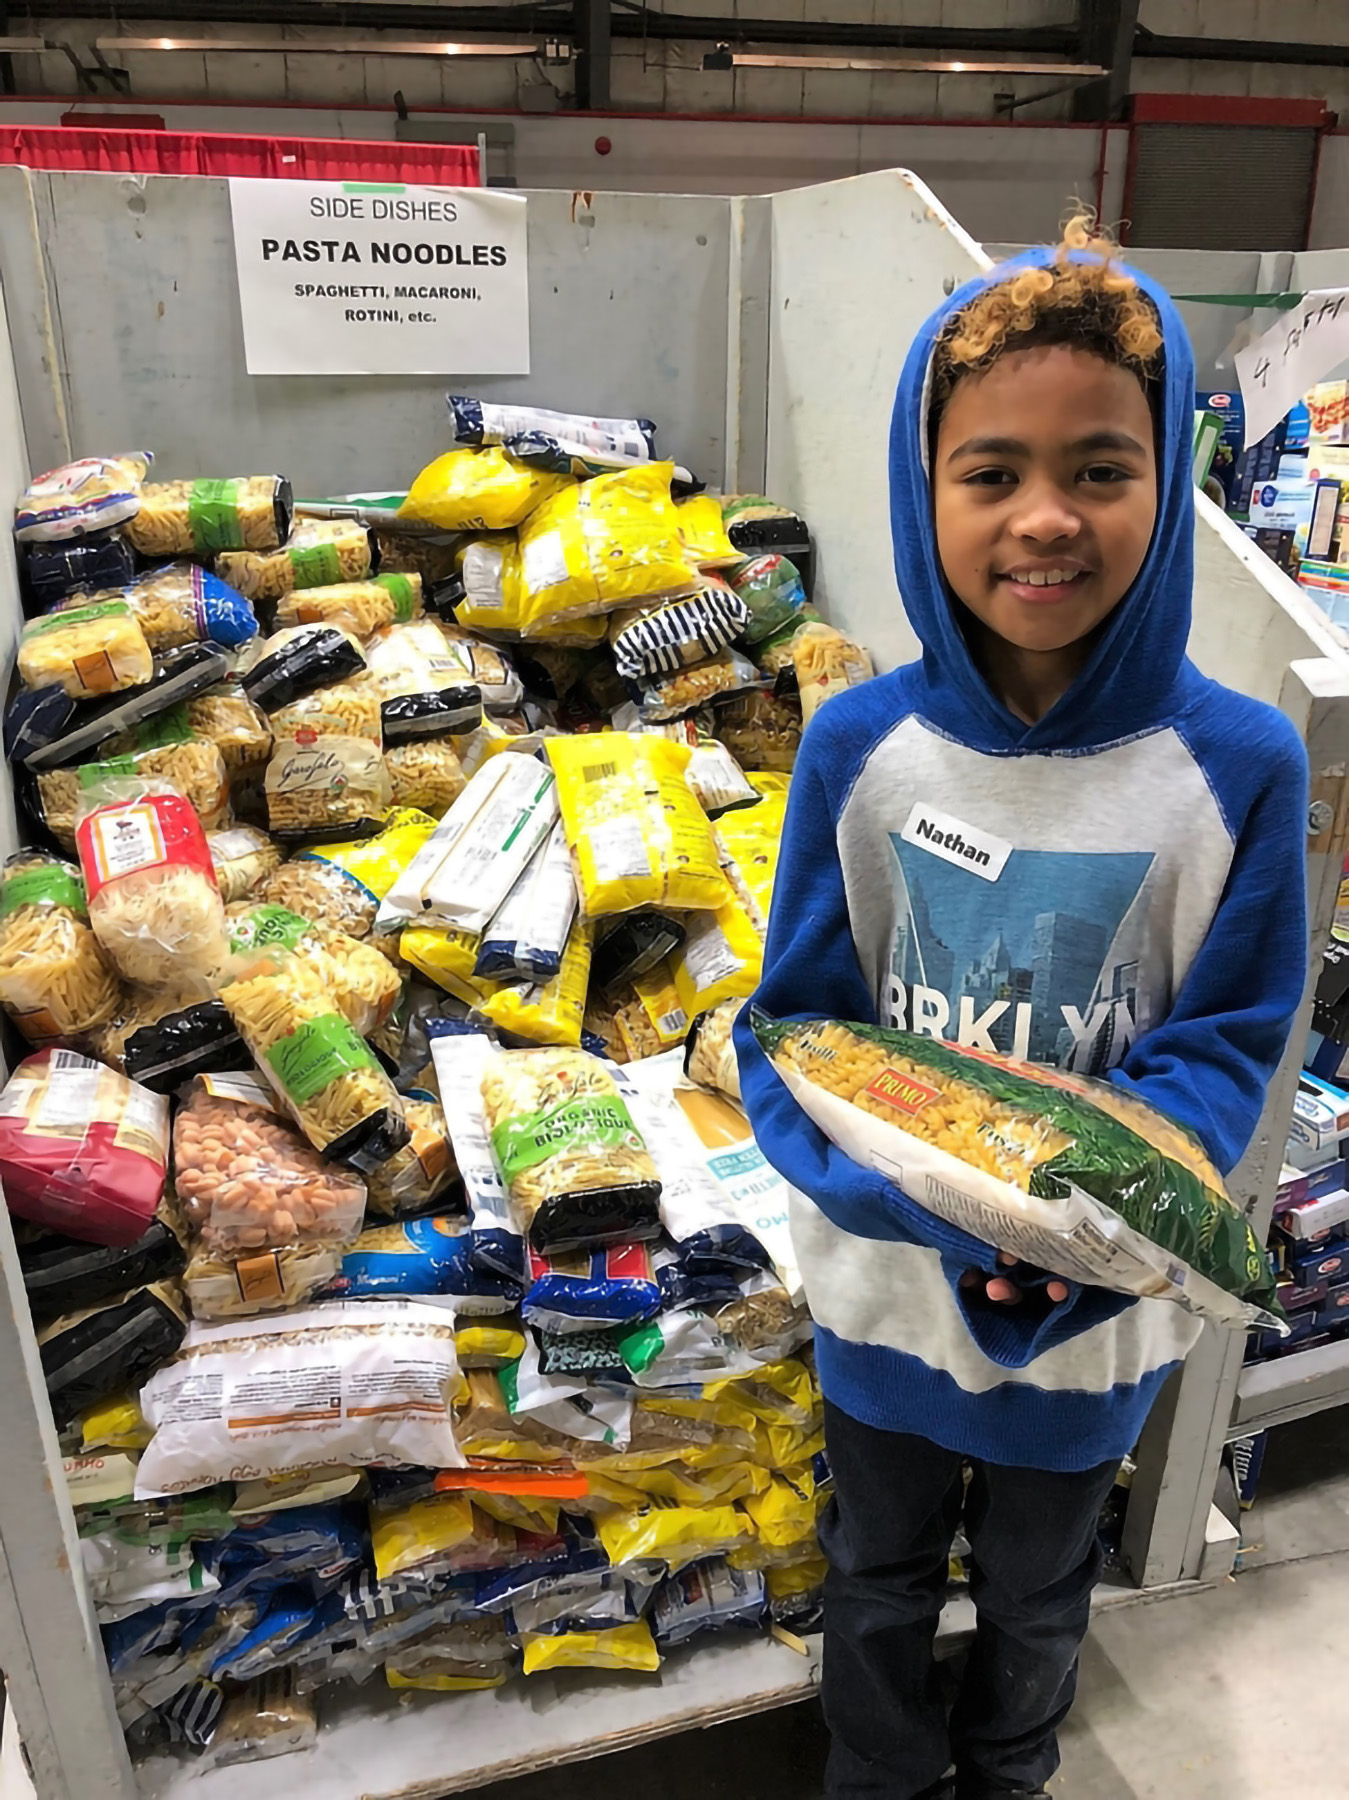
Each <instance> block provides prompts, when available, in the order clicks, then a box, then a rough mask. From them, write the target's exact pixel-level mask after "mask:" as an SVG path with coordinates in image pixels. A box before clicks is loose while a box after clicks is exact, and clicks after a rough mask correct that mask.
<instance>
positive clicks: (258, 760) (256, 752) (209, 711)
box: [187, 681, 272, 775]
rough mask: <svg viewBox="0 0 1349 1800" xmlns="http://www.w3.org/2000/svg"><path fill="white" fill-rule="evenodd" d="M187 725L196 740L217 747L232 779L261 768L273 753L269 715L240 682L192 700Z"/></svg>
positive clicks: (231, 682)
mask: <svg viewBox="0 0 1349 1800" xmlns="http://www.w3.org/2000/svg"><path fill="white" fill-rule="evenodd" d="M187 723H188V728H189V730H190V731H191V733H192V735H193V737H198V738H206V739H207V740H208V741H209V742H210V743H212V744H214V745H215V747H216V749H217V750H218V751H219V752H220V760H221V761H222V762H223V763H224V765H225V768H226V769H227V771H228V772H229V773H230V774H231V775H237V774H240V773H242V772H243V771H244V770H245V769H256V768H260V767H261V766H262V764H263V763H265V762H266V761H267V758H268V757H269V756H270V755H271V753H272V728H271V726H270V725H269V724H268V723H267V715H266V713H264V712H263V710H262V708H261V707H259V706H254V704H253V702H252V701H251V700H250V699H249V698H248V696H247V694H245V693H244V691H243V689H242V688H241V687H240V686H239V685H238V683H237V682H233V681H230V682H222V683H221V684H220V685H218V686H217V687H213V688H210V689H208V690H207V692H206V693H204V694H199V695H198V696H197V697H196V699H194V700H189V701H188V702H187Z"/></svg>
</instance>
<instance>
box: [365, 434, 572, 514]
mask: <svg viewBox="0 0 1349 1800" xmlns="http://www.w3.org/2000/svg"><path fill="white" fill-rule="evenodd" d="M575 485H576V483H575V482H574V481H573V480H572V478H571V476H570V475H549V474H546V473H545V472H544V471H543V470H542V469H535V468H531V467H530V466H529V465H528V464H527V463H522V462H517V461H516V459H515V458H514V457H513V456H510V455H508V454H507V453H506V451H505V450H503V449H502V448H501V446H500V445H499V444H490V445H485V446H484V447H483V448H481V449H471V450H447V451H446V453H445V455H444V456H438V457H437V458H436V459H435V461H434V462H431V463H428V464H427V466H426V467H425V468H424V469H423V470H422V472H421V474H420V475H419V476H418V477H417V479H416V480H415V481H414V482H413V484H412V486H411V487H410V488H409V489H408V497H407V499H406V500H405V501H404V502H403V504H402V506H401V507H400V508H399V512H398V516H399V518H400V519H413V520H416V521H418V522H419V523H421V524H425V525H434V526H436V527H438V528H439V529H440V530H441V531H504V530H508V529H509V528H510V527H511V526H512V525H519V524H520V523H521V521H522V520H524V519H527V518H528V517H529V515H530V514H531V513H532V512H533V511H534V510H535V509H536V508H537V507H539V506H541V505H542V504H543V502H544V501H545V500H548V499H549V498H551V496H552V495H554V494H558V493H561V492H562V491H563V489H565V488H574V487H575Z"/></svg>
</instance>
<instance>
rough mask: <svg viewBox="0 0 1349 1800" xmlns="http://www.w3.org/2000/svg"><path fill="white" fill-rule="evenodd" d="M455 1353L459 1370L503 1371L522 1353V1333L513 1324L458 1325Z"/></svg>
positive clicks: (516, 1360) (518, 1358) (523, 1341)
mask: <svg viewBox="0 0 1349 1800" xmlns="http://www.w3.org/2000/svg"><path fill="white" fill-rule="evenodd" d="M454 1353H455V1355H456V1356H457V1357H458V1358H459V1367H460V1368H461V1369H504V1368H505V1367H506V1365H507V1363H513V1362H518V1361H519V1360H520V1358H521V1357H522V1356H523V1355H524V1353H525V1334H524V1332H523V1331H517V1330H516V1329H515V1327H514V1326H512V1325H484V1324H480V1323H475V1324H472V1325H468V1324H465V1325H460V1326H459V1327H458V1328H457V1329H456V1331H455V1334H454Z"/></svg>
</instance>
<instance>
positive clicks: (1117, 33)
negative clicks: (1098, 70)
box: [1072, 0, 1138, 120]
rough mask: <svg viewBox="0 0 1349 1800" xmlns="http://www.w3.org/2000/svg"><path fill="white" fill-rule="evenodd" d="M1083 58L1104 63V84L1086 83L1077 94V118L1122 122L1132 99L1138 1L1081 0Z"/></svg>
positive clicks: (1075, 99) (1081, 53)
mask: <svg viewBox="0 0 1349 1800" xmlns="http://www.w3.org/2000/svg"><path fill="white" fill-rule="evenodd" d="M1077 22H1078V29H1079V31H1080V33H1081V36H1080V39H1079V54H1080V56H1081V58H1082V61H1083V62H1095V63H1103V64H1104V65H1105V67H1106V68H1107V69H1108V70H1109V71H1110V73H1109V74H1108V75H1106V76H1105V78H1104V79H1103V80H1101V81H1088V82H1084V83H1083V85H1082V86H1081V87H1080V88H1077V89H1076V90H1075V91H1074V93H1073V115H1072V116H1073V118H1074V119H1078V120H1098V119H1099V120H1103V119H1118V118H1121V117H1122V116H1123V114H1124V108H1125V104H1126V102H1127V100H1128V97H1129V67H1130V63H1131V61H1132V59H1133V50H1134V40H1135V38H1136V36H1137V34H1138V0H1078V13H1077Z"/></svg>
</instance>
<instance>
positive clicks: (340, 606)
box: [276, 575, 422, 638]
mask: <svg viewBox="0 0 1349 1800" xmlns="http://www.w3.org/2000/svg"><path fill="white" fill-rule="evenodd" d="M421 612H422V578H421V576H420V575H375V576H373V577H372V578H371V579H370V580H369V581H342V582H337V583H335V584H334V585H332V586H330V587H311V588H301V589H298V590H296V591H294V592H292V593H289V594H283V595H282V596H281V598H280V600H278V601H277V606H276V622H277V624H278V625H340V626H341V627H342V628H343V630H345V631H350V632H354V633H355V635H356V636H357V637H358V638H368V637H369V636H370V634H371V632H372V631H378V630H379V628H380V627H381V626H382V625H406V624H408V623H409V622H410V621H411V620H413V619H418V618H420V617H421Z"/></svg>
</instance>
